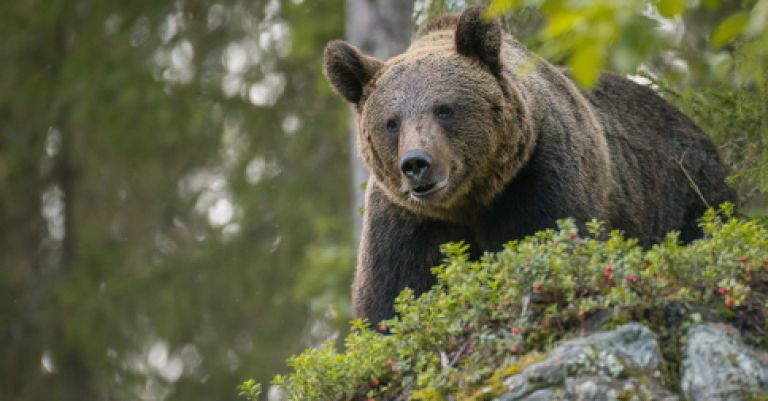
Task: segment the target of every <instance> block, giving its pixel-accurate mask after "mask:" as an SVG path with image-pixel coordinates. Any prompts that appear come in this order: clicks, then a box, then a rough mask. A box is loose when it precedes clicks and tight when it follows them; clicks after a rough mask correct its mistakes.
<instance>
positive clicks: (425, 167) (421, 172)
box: [400, 150, 432, 185]
mask: <svg viewBox="0 0 768 401" xmlns="http://www.w3.org/2000/svg"><path fill="white" fill-rule="evenodd" d="M430 165H432V156H430V155H429V153H427V152H425V151H423V150H411V151H408V152H406V153H405V154H404V155H403V158H402V159H401V160H400V170H402V171H403V174H405V176H406V177H408V179H409V180H411V182H413V183H414V184H417V185H418V184H421V183H422V181H423V180H424V179H425V178H427V177H428V176H429V174H428V173H429V167H430Z"/></svg>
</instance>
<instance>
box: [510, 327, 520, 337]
mask: <svg viewBox="0 0 768 401" xmlns="http://www.w3.org/2000/svg"><path fill="white" fill-rule="evenodd" d="M520 333H521V330H520V328H519V327H513V328H512V335H513V336H519V335H520Z"/></svg>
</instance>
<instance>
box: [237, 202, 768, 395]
mask: <svg viewBox="0 0 768 401" xmlns="http://www.w3.org/2000/svg"><path fill="white" fill-rule="evenodd" d="M701 227H702V228H703V230H704V232H705V237H704V238H702V239H700V240H697V241H694V242H693V243H691V244H687V245H685V244H681V243H680V241H679V239H678V235H677V234H676V233H670V234H669V235H668V236H667V237H666V239H665V240H664V241H663V242H662V243H660V244H658V245H655V246H653V247H652V248H650V249H643V248H641V247H640V246H638V245H637V242H636V241H635V240H634V239H630V238H624V236H623V235H622V233H621V232H619V231H610V232H605V230H604V229H603V226H602V225H601V223H599V222H596V221H595V222H591V223H589V224H587V231H588V233H589V234H588V235H587V236H584V237H582V236H581V235H580V234H579V230H578V228H577V226H576V225H575V224H574V222H573V221H572V220H562V221H560V222H559V228H558V229H556V230H554V229H552V230H546V231H541V232H539V233H537V234H536V235H534V236H531V237H528V238H525V239H523V240H520V241H512V242H509V243H508V244H506V245H505V247H504V249H503V250H502V251H500V252H498V253H495V254H491V253H489V254H486V255H485V256H483V257H482V258H481V259H480V260H471V259H470V257H469V254H468V246H467V245H465V244H463V243H453V244H446V245H444V246H443V248H442V251H443V253H444V255H445V259H444V263H443V264H441V265H440V266H437V267H435V268H434V270H433V271H434V273H435V274H436V275H437V277H438V284H437V285H436V286H434V287H433V288H432V289H431V291H429V292H427V293H424V294H422V295H421V296H419V297H416V296H414V294H413V292H411V291H409V290H406V291H404V292H403V293H402V294H401V295H400V297H399V298H398V299H397V301H396V310H397V312H398V315H399V317H397V318H394V319H392V320H388V321H385V322H382V323H381V324H380V325H378V326H377V327H371V326H370V325H369V324H367V323H366V322H364V321H361V320H357V321H354V322H353V323H352V325H353V330H352V332H351V334H349V335H348V336H347V337H346V340H345V341H344V346H343V349H342V350H341V351H340V350H339V347H337V346H336V344H334V343H333V342H330V343H327V344H325V345H323V346H321V347H319V348H309V349H307V350H306V351H305V352H304V353H302V354H300V355H297V356H294V357H292V358H290V359H289V361H288V364H289V366H290V367H291V368H292V369H293V372H291V373H289V374H287V375H279V376H277V377H275V379H274V382H273V384H276V385H278V386H279V388H280V389H281V390H282V391H283V392H284V394H285V395H286V396H287V398H288V399H290V400H302V401H304V400H370V399H374V400H375V399H390V398H393V396H395V395H398V394H408V396H409V399H411V400H438V399H444V398H445V395H446V394H449V393H450V394H454V396H455V398H456V399H466V400H483V399H488V397H491V396H493V395H494V394H495V392H497V391H501V390H500V388H501V387H500V386H499V383H501V381H502V380H503V379H504V378H506V377H508V376H510V375H513V374H515V373H517V372H519V371H520V370H521V369H523V368H524V367H525V366H526V365H528V364H530V363H532V362H535V361H537V360H540V355H543V353H544V352H546V351H547V350H548V349H551V347H552V346H553V345H554V344H556V343H557V342H558V341H560V340H562V339H564V338H567V337H569V336H573V335H577V334H579V333H581V332H583V331H587V330H590V331H591V330H596V329H599V328H608V327H612V326H615V325H618V324H621V323H625V322H627V321H640V322H643V323H645V324H647V325H648V326H649V327H651V328H652V329H654V330H656V331H657V332H659V333H661V334H662V335H660V338H661V341H662V350H663V353H664V354H665V359H666V361H667V362H666V366H665V369H666V372H667V374H668V376H669V377H668V379H669V381H670V382H671V383H674V382H675V380H676V374H677V373H676V372H677V371H678V370H677V369H676V363H678V362H679V355H678V354H677V353H678V352H679V351H678V350H679V343H678V342H679V339H680V336H681V335H682V333H683V331H684V330H685V328H687V327H688V326H690V325H691V324H693V323H697V322H700V321H724V322H731V323H733V324H735V325H736V326H738V327H740V328H742V330H743V332H744V335H745V339H746V340H747V341H748V342H751V343H752V344H753V345H755V346H764V345H765V344H763V343H762V342H761V341H765V338H766V336H765V330H766V310H767V309H768V303H766V296H767V295H768V288H766V285H767V284H768V224H765V222H760V221H757V220H746V219H743V218H739V217H735V216H734V214H733V206H732V205H730V204H725V205H723V206H721V208H720V209H719V210H718V211H714V210H710V211H709V212H707V213H706V215H705V216H704V217H703V218H702V220H701ZM382 331H383V332H386V333H387V334H382V333H381V332H382ZM761 339H762V340H761ZM253 386H254V384H253V383H252V382H251V383H250V387H249V388H251V389H252V388H253ZM245 392H246V393H248V392H247V391H245ZM254 394H256V393H255V392H251V395H254ZM496 395H497V394H496Z"/></svg>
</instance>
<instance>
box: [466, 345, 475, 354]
mask: <svg viewBox="0 0 768 401" xmlns="http://www.w3.org/2000/svg"><path fill="white" fill-rule="evenodd" d="M474 353H475V347H469V348H467V355H472V354H474Z"/></svg>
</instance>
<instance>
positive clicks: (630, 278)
mask: <svg viewBox="0 0 768 401" xmlns="http://www.w3.org/2000/svg"><path fill="white" fill-rule="evenodd" d="M639 279H640V277H637V274H635V273H630V274H629V275H628V276H627V281H629V282H630V283H632V284H634V283H636V282H637V280H639Z"/></svg>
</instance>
